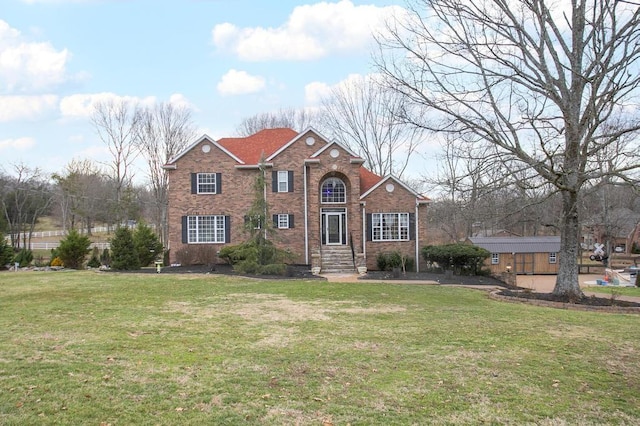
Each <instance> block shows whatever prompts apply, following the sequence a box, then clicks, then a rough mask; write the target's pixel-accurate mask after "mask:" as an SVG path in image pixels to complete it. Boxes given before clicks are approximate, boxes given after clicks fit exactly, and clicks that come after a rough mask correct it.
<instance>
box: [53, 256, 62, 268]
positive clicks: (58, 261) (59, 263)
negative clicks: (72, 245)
mask: <svg viewBox="0 0 640 426" xmlns="http://www.w3.org/2000/svg"><path fill="white" fill-rule="evenodd" d="M50 265H51V266H64V263H62V259H60V258H59V257H54V258H53V259H51V263H50Z"/></svg>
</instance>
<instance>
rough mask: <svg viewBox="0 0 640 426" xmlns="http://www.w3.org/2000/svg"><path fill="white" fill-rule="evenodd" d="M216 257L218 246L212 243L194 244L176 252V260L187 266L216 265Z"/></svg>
mask: <svg viewBox="0 0 640 426" xmlns="http://www.w3.org/2000/svg"><path fill="white" fill-rule="evenodd" d="M216 258H217V255H216V247H215V246H212V245H198V244H194V245H189V246H187V247H183V248H181V249H180V250H178V251H177V252H176V261H177V262H178V263H179V264H181V265H185V266H191V265H214V264H215V263H216Z"/></svg>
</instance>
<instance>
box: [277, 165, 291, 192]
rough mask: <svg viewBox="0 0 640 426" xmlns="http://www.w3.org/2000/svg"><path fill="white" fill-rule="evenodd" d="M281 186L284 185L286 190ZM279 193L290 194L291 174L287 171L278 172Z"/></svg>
mask: <svg viewBox="0 0 640 426" xmlns="http://www.w3.org/2000/svg"><path fill="white" fill-rule="evenodd" d="M281 185H284V188H282V187H281ZM278 192H289V172H288V171H287V170H278Z"/></svg>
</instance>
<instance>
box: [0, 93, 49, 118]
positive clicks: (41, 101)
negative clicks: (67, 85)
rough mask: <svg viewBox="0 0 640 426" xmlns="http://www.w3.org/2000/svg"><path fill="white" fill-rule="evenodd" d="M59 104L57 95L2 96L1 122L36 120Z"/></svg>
mask: <svg viewBox="0 0 640 426" xmlns="http://www.w3.org/2000/svg"><path fill="white" fill-rule="evenodd" d="M57 104H58V97H57V96H56V95H41V96H0V122H6V121H13V120H34V119H36V118H38V117H40V116H41V115H42V114H44V113H46V112H47V111H51V110H54V109H55V108H56V107H57Z"/></svg>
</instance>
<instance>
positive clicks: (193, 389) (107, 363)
mask: <svg viewBox="0 0 640 426" xmlns="http://www.w3.org/2000/svg"><path fill="white" fill-rule="evenodd" d="M0 292H1V293H0V294H1V297H0V424H2V425H24V424H72V425H76V424H92V425H99V424H111V425H118V424H123V425H125V424H126V425H129V424H154V425H175V424H181V425H184V424H186V425H201V424H229V425H235V424H250V425H251V424H255V425H281V424H303V425H307V424H311V425H322V424H323V423H325V422H326V423H332V424H335V425H346V424H351V425H360V424H383V425H406V424H420V425H422V424H435V425H438V424H441V425H444V424H480V423H489V424H526V423H528V424H546V425H560V424H639V423H640V362H639V360H638V354H640V315H622V314H607V313H593V312H581V311H567V310H554V309H550V308H540V307H533V306H528V305H521V304H510V303H501V302H498V301H493V300H489V299H488V298H487V297H486V294H485V293H483V292H481V291H477V290H470V289H464V288H454V287H438V286H421V285H392V284H371V283H355V284H353V283H351V284H336V283H327V282H321V281H258V280H247V279H240V278H230V277H229V278H225V277H219V276H206V275H198V276H195V275H194V276H187V275H182V276H177V275H168V274H159V275H153V274H115V273H114V274H99V273H93V272H49V273H44V272H18V273H13V272H3V273H0Z"/></svg>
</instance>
